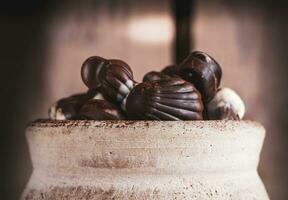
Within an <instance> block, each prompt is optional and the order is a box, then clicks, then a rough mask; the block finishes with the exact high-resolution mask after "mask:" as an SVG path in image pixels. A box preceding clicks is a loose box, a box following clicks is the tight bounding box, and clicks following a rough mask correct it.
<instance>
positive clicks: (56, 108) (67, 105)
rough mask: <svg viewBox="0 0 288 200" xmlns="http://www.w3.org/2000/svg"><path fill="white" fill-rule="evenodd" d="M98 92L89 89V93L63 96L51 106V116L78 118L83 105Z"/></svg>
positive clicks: (64, 118)
mask: <svg viewBox="0 0 288 200" xmlns="http://www.w3.org/2000/svg"><path fill="white" fill-rule="evenodd" d="M97 93H98V92H97V91H96V90H89V91H88V92H87V93H81V94H75V95H72V96H69V97H66V98H62V99H60V100H58V101H57V102H55V103H54V104H53V105H52V106H51V107H50V108H49V111H48V113H49V117H50V118H51V119H56V120H72V119H78V112H79V110H80V108H81V106H82V105H83V104H84V103H85V102H86V101H88V100H89V99H91V98H93V97H94V96H95V95H96V94H97Z"/></svg>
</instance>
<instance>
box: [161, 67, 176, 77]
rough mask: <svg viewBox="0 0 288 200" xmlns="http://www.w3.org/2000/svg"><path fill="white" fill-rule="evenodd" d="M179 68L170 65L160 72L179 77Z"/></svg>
mask: <svg viewBox="0 0 288 200" xmlns="http://www.w3.org/2000/svg"><path fill="white" fill-rule="evenodd" d="M177 70H178V69H177V66H176V65H168V66H166V67H164V68H163V69H162V70H161V71H160V72H161V73H163V74H166V75H169V76H172V75H177V74H178V71H177Z"/></svg>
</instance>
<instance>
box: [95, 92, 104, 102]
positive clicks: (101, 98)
mask: <svg viewBox="0 0 288 200" xmlns="http://www.w3.org/2000/svg"><path fill="white" fill-rule="evenodd" d="M92 99H100V100H104V97H103V95H102V94H101V93H97V94H96V95H95V96H94V97H93V98H92Z"/></svg>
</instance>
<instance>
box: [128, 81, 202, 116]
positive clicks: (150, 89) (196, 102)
mask: <svg viewBox="0 0 288 200" xmlns="http://www.w3.org/2000/svg"><path fill="white" fill-rule="evenodd" d="M202 111H203V104H202V99H201V94H200V93H199V92H198V91H197V89H196V88H195V87H194V85H193V84H191V83H189V82H187V81H184V80H183V79H181V78H177V77H173V78H170V79H161V80H156V81H153V82H143V83H140V84H138V85H136V86H135V87H134V88H133V90H132V91H131V92H130V93H129V95H128V97H127V101H126V114H127V116H128V117H129V118H130V119H136V120H144V119H148V120H200V119H202Z"/></svg>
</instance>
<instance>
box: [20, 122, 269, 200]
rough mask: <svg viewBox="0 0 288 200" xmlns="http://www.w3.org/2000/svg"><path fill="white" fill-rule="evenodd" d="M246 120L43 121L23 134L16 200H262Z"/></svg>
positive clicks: (260, 132) (256, 138)
mask: <svg viewBox="0 0 288 200" xmlns="http://www.w3.org/2000/svg"><path fill="white" fill-rule="evenodd" d="M264 135H265V130H264V128H263V127H262V126H261V125H259V124H257V123H255V122H251V121H180V122H177V121H169V122H167V121H134V122H133V121H49V120H38V121H36V122H34V123H31V124H30V125H29V126H28V128H27V132H26V136H27V139H28V143H29V148H30V153H31V159H32V163H33V168H34V170H33V174H32V176H31V178H30V181H29V183H28V184H27V187H26V189H25V191H24V192H23V195H22V197H21V198H22V199H27V200H30V199H51V200H52V199H53V200H54V199H69V200H70V199H83V200H84V199H85V200H86V199H88V200H90V199H115V200H116V199H143V200H144V199H145V200H150V199H155V200H156V199H157V200H159V199H161V200H162V199H163V200H164V199H165V200H169V199H191V200H192V199H193V200H194V199H195V200H196V199H197V200H206V199H207V200H208V199H219V200H220V199H221V200H225V199H235V200H240V199H241V200H250V199H251V200H252V199H253V200H256V199H257V200H258V199H259V200H267V199H268V196H267V193H266V191H265V188H264V186H263V183H262V182H261V180H260V178H259V176H258V173H257V165H258V162H259V155H260V151H261V148H262V144H263V140H264Z"/></svg>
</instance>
